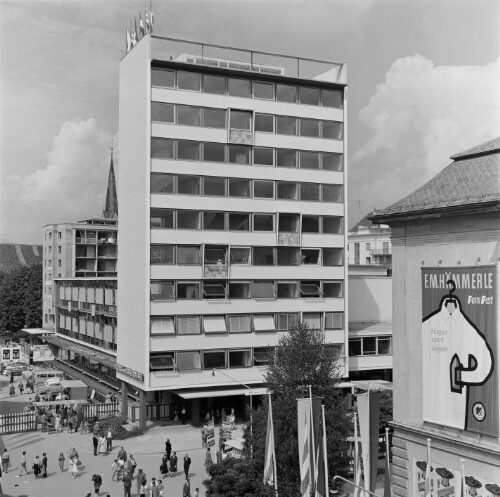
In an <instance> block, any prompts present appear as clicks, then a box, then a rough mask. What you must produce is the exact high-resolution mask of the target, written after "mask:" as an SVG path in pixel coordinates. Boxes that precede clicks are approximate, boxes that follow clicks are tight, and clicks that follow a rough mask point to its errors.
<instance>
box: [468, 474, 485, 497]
mask: <svg viewBox="0 0 500 497" xmlns="http://www.w3.org/2000/svg"><path fill="white" fill-rule="evenodd" d="M465 484H466V485H467V493H468V494H469V495H472V496H473V497H474V496H476V495H477V490H478V488H481V487H482V486H483V484H482V483H481V482H480V481H478V480H476V479H475V478H474V477H473V476H466V477H465Z"/></svg>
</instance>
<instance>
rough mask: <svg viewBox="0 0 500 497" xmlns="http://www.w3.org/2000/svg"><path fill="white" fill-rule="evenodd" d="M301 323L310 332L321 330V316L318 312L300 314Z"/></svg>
mask: <svg viewBox="0 0 500 497" xmlns="http://www.w3.org/2000/svg"><path fill="white" fill-rule="evenodd" d="M302 321H303V322H304V324H307V325H308V326H309V329H311V330H321V314H320V313H319V312H308V313H305V312H304V313H303V314H302Z"/></svg>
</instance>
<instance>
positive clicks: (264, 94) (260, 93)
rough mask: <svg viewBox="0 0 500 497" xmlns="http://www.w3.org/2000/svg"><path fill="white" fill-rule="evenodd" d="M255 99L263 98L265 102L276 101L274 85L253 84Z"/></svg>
mask: <svg viewBox="0 0 500 497" xmlns="http://www.w3.org/2000/svg"><path fill="white" fill-rule="evenodd" d="M253 98H263V99H265V100H274V84H273V83H262V82H260V81H254V82H253Z"/></svg>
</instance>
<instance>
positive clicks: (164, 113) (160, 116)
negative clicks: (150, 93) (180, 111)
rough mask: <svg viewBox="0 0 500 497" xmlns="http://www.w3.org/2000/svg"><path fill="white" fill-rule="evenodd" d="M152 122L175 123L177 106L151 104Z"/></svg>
mask: <svg viewBox="0 0 500 497" xmlns="http://www.w3.org/2000/svg"><path fill="white" fill-rule="evenodd" d="M151 121H153V122H160V123H175V105H174V104H166V103H163V102H151Z"/></svg>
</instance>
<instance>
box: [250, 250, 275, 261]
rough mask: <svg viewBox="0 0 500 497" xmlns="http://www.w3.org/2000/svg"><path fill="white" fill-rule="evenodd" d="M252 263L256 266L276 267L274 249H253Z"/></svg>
mask: <svg viewBox="0 0 500 497" xmlns="http://www.w3.org/2000/svg"><path fill="white" fill-rule="evenodd" d="M252 251H253V254H252V263H253V265H254V266H274V265H275V261H274V247H253V249H252Z"/></svg>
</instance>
